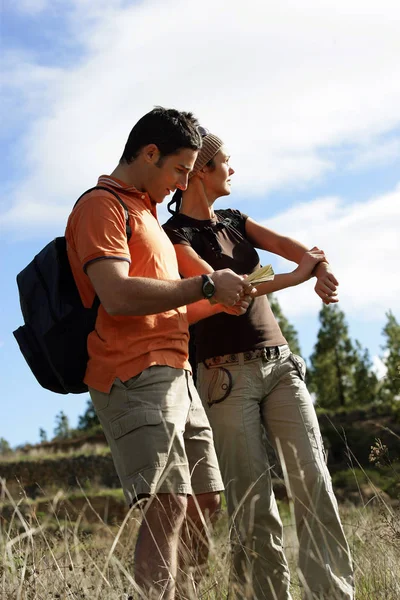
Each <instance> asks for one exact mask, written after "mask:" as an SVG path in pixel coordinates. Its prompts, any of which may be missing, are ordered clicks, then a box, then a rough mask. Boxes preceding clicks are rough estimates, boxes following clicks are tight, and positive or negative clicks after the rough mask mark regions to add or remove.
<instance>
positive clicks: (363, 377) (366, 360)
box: [350, 340, 378, 405]
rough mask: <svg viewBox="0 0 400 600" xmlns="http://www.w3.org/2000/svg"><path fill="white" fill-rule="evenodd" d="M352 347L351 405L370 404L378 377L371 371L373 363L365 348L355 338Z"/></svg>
mask: <svg viewBox="0 0 400 600" xmlns="http://www.w3.org/2000/svg"><path fill="white" fill-rule="evenodd" d="M355 344H356V345H355V349H354V365H353V384H352V388H351V392H350V402H351V404H353V405H357V404H370V403H371V402H374V401H375V400H376V399H377V395H378V378H377V376H376V374H375V373H374V372H373V369H372V367H373V365H372V361H371V358H370V355H369V352H368V350H367V349H366V348H364V349H363V348H362V346H361V344H360V342H359V341H358V340H356V343H355Z"/></svg>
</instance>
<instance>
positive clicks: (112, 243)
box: [70, 195, 130, 271]
mask: <svg viewBox="0 0 400 600" xmlns="http://www.w3.org/2000/svg"><path fill="white" fill-rule="evenodd" d="M70 233H71V237H72V240H73V245H74V249H75V252H76V255H77V258H78V260H79V263H80V264H81V266H82V268H83V269H84V271H86V268H87V266H88V264H89V263H91V262H93V261H95V260H98V259H102V258H117V259H120V260H126V261H128V262H130V253H129V247H128V240H127V237H126V222H125V213H124V210H123V208H122V206H120V204H119V202H118V201H117V200H116V199H114V198H110V197H105V196H98V195H93V196H92V195H91V196H89V197H88V198H85V199H83V200H81V201H80V202H79V204H78V205H77V206H76V208H75V209H74V211H73V213H72V215H71V220H70Z"/></svg>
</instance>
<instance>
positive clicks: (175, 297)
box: [66, 107, 251, 600]
mask: <svg viewBox="0 0 400 600" xmlns="http://www.w3.org/2000/svg"><path fill="white" fill-rule="evenodd" d="M200 147H201V137H200V135H199V133H198V130H197V121H196V120H195V119H194V117H193V116H192V115H191V114H190V113H182V112H178V111H176V110H166V109H163V108H161V107H157V108H155V109H154V110H152V111H151V112H150V113H148V114H146V115H145V116H144V117H142V118H141V119H140V120H139V121H138V123H137V124H136V125H135V126H134V127H133V129H132V131H131V133H130V135H129V137H128V141H127V143H126V146H125V150H124V152H123V155H122V157H121V159H120V162H119V164H118V166H117V167H116V169H115V170H114V171H113V172H112V173H111V175H110V176H102V177H100V178H99V180H98V185H101V186H105V187H108V188H110V189H112V190H114V191H115V192H117V194H118V195H119V196H120V198H121V199H122V200H123V201H124V202H125V204H126V206H127V208H128V212H129V224H130V227H131V229H132V235H131V238H130V240H129V243H128V241H127V235H126V223H125V216H124V210H123V207H122V206H121V205H120V204H119V203H118V201H117V200H116V199H115V197H114V196H113V195H112V194H110V193H108V192H107V191H104V190H94V191H92V192H90V193H89V194H87V195H85V196H84V197H83V198H82V200H80V202H79V203H78V204H77V205H76V207H75V208H74V210H73V211H72V213H71V215H70V218H69V221H68V225H67V229H66V238H67V244H68V256H69V260H70V264H71V268H72V271H73V274H74V277H75V280H76V283H77V286H78V289H79V292H80V295H81V297H82V300H83V302H84V304H85V306H91V305H92V303H93V300H94V297H95V294H97V296H98V297H99V299H100V302H101V304H100V308H99V313H98V317H97V321H96V327H95V330H94V331H93V332H92V333H91V334H90V335H89V338H88V352H89V361H88V366H87V371H86V375H85V383H86V384H87V385H88V387H89V391H90V395H91V398H92V401H93V404H94V407H95V409H96V412H97V414H98V416H99V420H100V422H101V424H102V426H103V428H104V431H105V434H106V436H107V440H108V442H109V444H110V447H111V451H112V455H113V459H114V463H115V467H116V470H117V472H118V475H119V478H120V480H121V484H122V487H123V489H124V493H125V496H126V498H127V501H128V502H129V504H131V505H132V504H135V503H136V502H138V501H139V500H141V499H143V498H145V499H146V498H148V499H150V500H148V502H147V505H146V508H145V517H144V519H143V522H142V524H141V527H140V530H139V535H138V540H137V545H136V551H135V578H136V581H137V583H138V584H139V586H140V587H141V588H142V589H143V590H145V593H146V597H147V598H151V597H153V596H152V594H155V595H154V597H157V598H159V597H162V598H165V599H168V600H170V599H172V598H174V597H175V577H176V573H177V552H178V540H179V534H180V530H181V528H182V524H183V522H184V518H185V515H186V516H189V517H190V518H191V519H192V520H193V522H194V523H196V522H200V521H201V519H200V518H199V515H198V513H197V510H196V507H195V503H194V501H193V497H192V496H191V495H192V494H193V493H195V494H196V497H197V502H198V503H199V506H200V508H201V510H202V511H203V512H204V511H207V512H208V513H209V514H212V513H214V512H215V511H216V509H217V508H218V506H219V492H220V490H222V489H223V484H222V480H221V476H220V472H219V468H218V463H217V459H216V455H215V451H214V446H213V441H212V434H211V430H210V427H209V424H208V421H207V418H206V416H205V413H204V410H203V408H202V405H201V402H200V400H199V398H198V395H197V392H196V390H195V388H194V386H193V383H192V381H191V376H190V367H189V363H188V360H187V347H188V320H190V321H193V322H194V321H196V320H198V319H199V318H202V317H204V316H209V315H210V314H213V313H214V312H218V311H221V310H227V311H230V312H233V313H234V314H243V313H244V312H245V310H246V308H247V306H248V301H247V300H248V299H246V298H244V299H241V296H243V294H244V293H247V292H249V291H251V290H248V287H249V286H246V285H245V281H244V279H243V277H241V276H239V275H236V274H235V273H233V272H232V271H231V270H230V269H224V270H222V271H215V272H214V273H212V274H211V275H209V276H198V277H192V278H189V279H185V280H181V279H180V277H179V272H178V267H177V261H176V256H175V251H174V248H173V246H172V244H171V242H170V241H169V239H168V237H167V236H166V235H165V233H164V232H163V230H162V228H161V227H160V225H159V223H158V220H157V204H159V203H161V202H162V201H163V200H164V198H165V196H166V195H167V194H169V193H170V192H174V191H175V190H176V189H181V190H184V189H186V186H187V180H188V174H189V173H190V171H191V169H192V168H193V165H194V162H195V160H196V157H197V153H198V150H199V149H200ZM250 287H251V286H250ZM211 297H213V299H214V300H216V301H217V302H219V303H223V304H225V305H227V306H229V307H231V308H226V309H223V308H222V307H221V305H219V306H215V305H213V306H211V305H210V303H209V302H208V299H210V298H211ZM204 298H207V300H203V302H198V301H200V300H201V299H204ZM193 303H197V304H193ZM235 304H236V306H234V305H235ZM186 305H189V306H188V307H187V308H186Z"/></svg>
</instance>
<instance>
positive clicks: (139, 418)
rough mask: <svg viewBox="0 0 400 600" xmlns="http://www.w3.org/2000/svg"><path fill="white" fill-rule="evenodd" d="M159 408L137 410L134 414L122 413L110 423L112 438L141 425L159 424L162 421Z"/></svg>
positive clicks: (116, 437)
mask: <svg viewBox="0 0 400 600" xmlns="http://www.w3.org/2000/svg"><path fill="white" fill-rule="evenodd" d="M162 420H163V418H162V412H161V410H146V411H139V412H138V413H136V414H131V415H123V416H122V417H118V419H115V420H114V421H113V422H112V423H111V431H112V435H113V438H114V440H118V439H119V438H120V437H122V436H123V435H126V434H127V433H129V432H130V431H133V430H134V429H137V428H138V427H143V425H159V424H160V423H162Z"/></svg>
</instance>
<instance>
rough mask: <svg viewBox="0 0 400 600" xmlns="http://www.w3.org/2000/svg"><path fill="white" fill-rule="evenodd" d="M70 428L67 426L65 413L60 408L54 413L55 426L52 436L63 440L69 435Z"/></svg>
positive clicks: (67, 421)
mask: <svg viewBox="0 0 400 600" xmlns="http://www.w3.org/2000/svg"><path fill="white" fill-rule="evenodd" d="M70 434H71V430H70V427H69V420H68V417H67V415H66V414H65V413H64V412H63V411H62V410H61V411H60V412H59V413H58V415H56V426H55V428H54V437H55V438H57V439H59V440H60V439H61V440H65V439H67V438H69V437H70Z"/></svg>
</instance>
